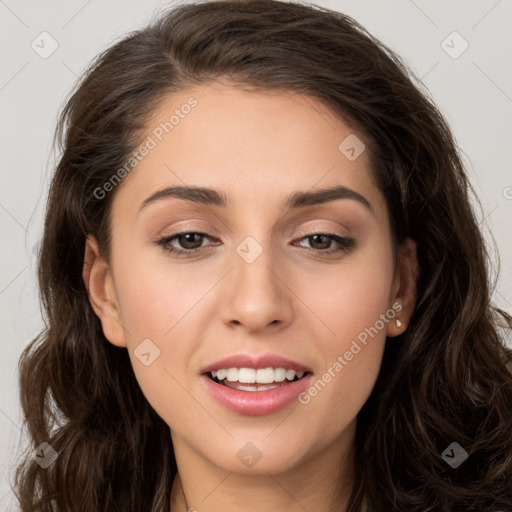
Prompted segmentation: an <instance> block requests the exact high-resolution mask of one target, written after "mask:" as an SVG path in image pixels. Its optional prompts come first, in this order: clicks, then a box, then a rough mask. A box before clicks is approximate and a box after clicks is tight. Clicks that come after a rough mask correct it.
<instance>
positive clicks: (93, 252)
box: [82, 235, 126, 347]
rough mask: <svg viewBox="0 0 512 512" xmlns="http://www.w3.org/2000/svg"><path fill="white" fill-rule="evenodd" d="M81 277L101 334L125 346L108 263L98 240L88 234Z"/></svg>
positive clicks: (114, 342) (113, 342) (119, 345)
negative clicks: (101, 330) (99, 321)
mask: <svg viewBox="0 0 512 512" xmlns="http://www.w3.org/2000/svg"><path fill="white" fill-rule="evenodd" d="M82 277H83V280H84V283H85V288H86V289H87V294H88V296H89V302H90V303H91V306H92V308H93V310H94V312H95V313H96V315H97V316H98V318H99V319H100V320H101V325H102V327H103V334H104V335H105V337H106V338H107V340H109V341H110V343H112V344H113V345H116V346H118V347H126V337H125V331H124V328H123V324H122V319H121V314H120V309H119V304H118V301H117V295H116V290H115V286H114V280H113V278H112V272H111V270H110V267H109V265H108V263H107V262H106V261H105V259H104V258H103V257H102V256H101V253H100V250H99V247H98V242H97V241H96V239H95V238H94V236H92V235H89V236H88V237H87V241H86V243H85V255H84V266H83V270H82Z"/></svg>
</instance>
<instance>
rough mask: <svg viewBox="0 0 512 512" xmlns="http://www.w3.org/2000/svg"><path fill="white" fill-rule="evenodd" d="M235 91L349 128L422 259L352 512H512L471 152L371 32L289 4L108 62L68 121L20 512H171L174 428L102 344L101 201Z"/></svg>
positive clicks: (245, 2) (169, 28) (131, 50)
mask: <svg viewBox="0 0 512 512" xmlns="http://www.w3.org/2000/svg"><path fill="white" fill-rule="evenodd" d="M223 78H228V79H229V80H230V81H232V82H233V83H235V84H237V85H238V86H240V87H248V88H252V89H258V90H276V91H282V92H287V91H288V92H294V93H300V94H303V95H305V96H307V97H309V98H312V99H315V100H317V101H319V102H321V103H322V104H324V105H326V106H327V107H328V108H329V109H331V111H332V112H334V113H335V114H336V115H338V116H340V118H342V119H343V120H344V121H345V122H346V123H347V124H348V125H349V126H351V128H352V129H353V130H354V131H355V132H356V133H357V134H358V136H360V137H361V139H362V140H364V142H365V144H366V146H367V150H368V154H369V156H370V162H371V171H372V173H373V174H374V176H375V177H376V179H377V182H378V184H379V186H380V188H381V190H382V192H383V194H384V196H385V197H386V200H387V205H388V208H389V212H390V216H391V220H392V231H393V237H394V244H395V248H396V247H397V246H398V244H400V243H401V242H402V241H403V240H404V239H405V238H407V237H410V238H412V239H413V240H415V241H416V242H417V247H418V259H419V267H420V273H419V276H418V279H417V303H416V307H415V311H414V313H413V316H412V319H411V323H410V326H409V328H408V329H407V331H406V332H404V333H403V334H401V335H400V336H399V337H397V338H395V339H394V341H393V343H386V347H385V351H384V360H383V364H382V366H381V371H380V374H379V376H378V379H377V382H376V384H375V386H374V389H373V391H372V393H371V396H370V397H369V398H368V400H367V402H366V403H365V405H364V406H363V408H362V409H361V411H360V412H359V414H358V421H357V432H356V443H355V453H356V456H355V458H354V471H355V475H356V479H355V485H354V488H353V490H352V494H351V496H350V502H349V506H348V509H347V510H348V512H361V511H363V510H364V511H368V512H377V511H389V510H397V511H407V512H434V511H439V512H441V511H443V512H447V511H453V512H458V511H461V512H462V511H464V512H468V511H475V512H476V511H478V512H482V511H488V512H491V511H493V512H496V511H502V510H503V511H508V512H510V511H511V510H512V484H511V482H512V435H511V432H512V413H511V411H512V370H511V365H512V351H511V350H510V348H508V347H507V344H506V341H505V340H506V336H507V335H508V334H509V332H510V327H511V326H512V319H511V317H510V316H509V315H508V314H506V313H505V312H502V311H500V310H497V309H496V308H494V307H493V306H492V304H491V291H492V286H493V284H492V282H491V278H490V276H489V275H490V273H491V272H490V268H491V266H490V258H489V254H488V251H487V249H486V246H485V244H484V238H483V235H482V233H481V231H480V228H479V223H478V221H477V219H476V214H475V212H474V209H473V207H472V203H471V201H472V199H473V191H472V188H471V185H470V183H469V181H468V178H467V175H466V173H465V170H464V164H463V161H462V158H461V152H460V150H459V148H458V146H457V144H456V141H455V139H454V137H453V135H452V133H451V131H450V128H449V126H448V125H447V122H446V121H445V119H444V118H443V116H442V115H441V113H440V112H439V110H438V109H437V107H436V106H435V103H434V101H433V100H432V99H431V98H430V97H429V94H428V92H427V90H426V89H425V88H424V87H423V86H422V84H421V82H420V81H419V80H418V79H417V78H416V77H415V75H414V73H413V72H412V71H411V70H410V69H409V68H408V66H407V65H406V64H405V63H404V61H403V60H402V59H401V58H400V57H399V56H397V55H396V54H395V53H394V52H393V51H392V50H391V49H390V48H388V47H387V46H386V45H384V44H383V43H382V42H380V41H379V40H378V39H376V38H375V37H373V36H372V35H371V34H369V33H368V32H367V31H366V29H365V28H363V27H362V26H361V25H359V24H358V23H357V22H356V21H354V20H353V19H352V18H350V17H349V16H346V15H344V14H342V13H339V12H335V11H332V10H329V9H326V8H322V7H318V6H315V5H309V4H305V3H295V2H294V3H290V2H280V1H275V0H219V1H211V2H195V3H189V4H183V5H179V6H177V7H173V8H171V9H167V10H166V11H165V12H164V13H162V14H161V15H159V16H158V17H157V18H156V19H154V20H152V21H151V23H150V24H148V26H146V27H145V28H143V29H141V30H138V31H136V32H133V33H131V34H129V35H128V36H126V37H125V38H124V39H122V40H120V41H119V42H116V43H115V44H114V45H112V46H111V47H110V48H109V49H107V50H106V51H104V52H103V53H102V54H101V55H99V56H98V57H97V58H96V59H95V61H94V62H93V63H92V64H91V66H90V68H89V69H88V70H87V71H86V73H84V75H83V77H82V78H81V80H80V81H79V83H78V84H77V85H76V88H75V89H74V91H73V93H72V94H71V95H70V97H69V98H68V100H67V103H66V104H65V106H64V108H63V110H62V113H61V116H60V118H59V123H58V126H57V130H56V141H57V142H58V147H59V151H60V152H61V154H60V155H59V160H58V164H57V167H56V169H55V172H54V175H53V179H52V183H51V186H50V190H49V196H48V201H47V205H46V218H45V224H44V235H43V239H42V245H41V249H40V254H39V259H38V280H39V292H40V298H41V304H42V308H43V309H44V311H43V313H44V320H45V326H44V329H43V330H42V332H41V333H40V334H39V335H38V336H37V337H36V338H35V339H34V340H32V342H31V343H30V344H29V345H28V346H27V348H26V349H24V351H23V354H22V356H21V358H20V361H19V383H20V397H21V398H20V399H21V405H22V408H23V412H24V422H25V423H24V425H25V426H26V428H27V430H28V432H29V433H30V436H31V445H30V446H29V447H28V448H27V453H26V454H24V456H23V459H22V461H21V462H20V464H19V466H18V467H17V469H16V474H15V492H16V495H17V498H18V501H19V503H20V505H21V510H22V511H23V512H29V511H39V512H50V511H51V512H64V511H66V512H67V511H73V512H74V511H77V512H78V511H80V512H100V511H102V512H104V511H118V510H119V511H120V510H122V511H123V512H141V511H142V510H144V511H150V512H167V511H168V508H169V504H170V492H171V486H172V482H173V477H174V476H175V475H176V471H177V468H176V461H175V457H174V452H173V447H172V442H171V439H170V434H169V428H168V426H167V425H166V424H165V422H164V421H163V420H162V419H161V418H160V417H159V416H158V415H157V414H156V412H155V411H154V410H153V409H152V407H151V406H150V405H149V403H148V401H147V400H146V398H145V397H144V395H143V393H142V391H141V389H140V387H139V385H138V383H137V381H136V379H135V376H134V372H133V369H132V367H131V363H130V359H129V356H128V353H127V351H126V350H125V349H120V348H117V347H114V346H113V345H112V344H111V343H109V342H108V341H107V340H106V338H105V337H104V335H103V331H102V328H101V324H100V321H99V319H98V318H97V316H96V315H95V313H94V311H93V309H92V307H91V305H90V302H89V299H88V295H87V292H86V288H85V285H84V281H83V278H82V269H83V265H84V247H85V240H86V237H87V235H88V234H93V235H94V236H95V237H96V238H97V239H98V241H99V245H100V249H101V251H102V253H103V255H105V256H106V257H107V259H108V255H109V246H110V231H109V229H110V224H109V219H110V210H111V204H112V198H113V197H114V195H115V193H116V190H117V189H116V190H113V191H112V192H110V193H109V194H107V195H106V197H105V198H104V199H102V200H98V199H97V197H96V195H95V193H94V191H95V190H96V189H97V187H98V186H101V185H102V184H104V183H105V182H106V181H107V180H108V179H109V178H110V177H111V176H112V171H113V170H115V169H119V168H121V167H122V166H123V163H124V162H125V161H126V159H127V157H128V156H129V155H130V154H131V153H132V152H133V151H134V149H135V148H136V147H137V145H138V144H140V142H141V140H142V138H143V136H144V126H145V122H146V121H147V119H148V116H149V115H150V114H151V113H152V112H153V111H154V109H155V107H156V106H157V105H158V103H159V102H160V101H161V100H162V99H163V98H164V97H165V96H166V95H168V94H172V93H173V92H176V91H183V90H186V89H187V87H191V86H194V85H198V84H207V83H209V82H211V81H212V80H217V79H223ZM146 135H147V134H146ZM502 327H503V331H502V329H501V328H502ZM454 441H456V442H458V443H459V444H460V445H461V446H462V447H463V448H464V449H465V450H466V452H467V453H468V455H469V457H468V458H467V460H466V461H465V462H464V463H463V464H462V465H461V466H460V467H458V468H456V469H454V468H452V467H451V466H450V465H449V464H447V463H446V462H445V460H443V457H442V456H441V454H442V452H443V450H445V449H446V448H447V447H448V446H449V445H450V444H451V443H452V442H454ZM43 442H48V443H49V444H50V445H51V447H52V448H53V449H54V450H56V451H57V453H58V457H57V459H56V460H55V461H54V462H53V464H51V465H50V466H49V467H48V468H46V469H45V468H42V467H41V466H40V465H39V464H37V463H36V462H34V460H32V458H31V457H30V453H31V451H32V450H34V449H35V448H36V447H38V446H39V445H40V444H41V443H43ZM340 464H341V461H340ZM333 510H334V509H333Z"/></svg>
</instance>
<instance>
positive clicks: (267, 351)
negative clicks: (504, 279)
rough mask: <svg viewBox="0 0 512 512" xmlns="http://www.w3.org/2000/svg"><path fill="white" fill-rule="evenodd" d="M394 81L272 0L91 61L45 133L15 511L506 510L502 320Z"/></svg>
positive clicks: (377, 46) (209, 14)
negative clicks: (33, 327) (38, 302)
mask: <svg viewBox="0 0 512 512" xmlns="http://www.w3.org/2000/svg"><path fill="white" fill-rule="evenodd" d="M409 74H411V73H410V71H409V70H408V69H407V68H406V66H405V65H404V64H403V63H402V61H401V60H400V58H399V57H398V56H396V55H395V54H394V53H393V52H391V50H389V49H388V48H387V47H385V46H384V45H383V44H382V43H380V42H379V41H378V40H376V39H375V38H374V37H372V36H371V35H370V34H368V33H367V32H366V31H365V29H363V28H362V27H361V26H360V25H358V24H357V23H356V22H355V21H354V20H352V19H351V18H349V17H347V16H345V15H342V14H339V13H336V12H333V11H329V10H327V9H322V8H318V7H314V6H307V5H301V4H297V3H284V2H278V1H273V0H249V1H236V0H235V1H229V0H221V1H215V2H206V3H199V4H190V5H184V6H180V7H176V8H173V9H171V10H170V11H169V12H168V13H167V14H166V15H165V16H162V17H161V19H159V20H157V21H156V22H154V23H153V24H152V25H151V26H148V27H147V28H145V29H144V30H141V31H138V32H136V33H134V34H132V35H130V36H129V37H127V38H126V39H124V40H122V41H121V42H119V43H117V44H116V45H114V46H113V47H112V48H110V49H109V50H107V51H106V52H104V53H103V54H102V55H100V56H99V57H98V59H97V60H96V61H95V63H94V65H93V66H92V67H91V69H90V70H89V71H88V72H87V73H86V74H85V75H84V77H83V79H82V80H81V82H80V84H79V85H78V87H77V89H76V91H75V93H74V94H73V96H72V97H71V98H70V100H69V101H68V103H67V105H66V107H65V108H64V111H63V113H62V117H61V120H60V124H59V127H58V133H57V135H58V136H59V137H60V140H61V141H62V149H63V153H62V157H61V159H60V161H59V164H58V166H57V169H56V172H55V176H54V178H53V182H52V185H51V189H50V194H49V201H48V205H47V214H46V223H45V231H44V238H43V243H42V248H41V254H40V263H39V280H40V289H41V296H42V302H43V305H44V308H45V311H46V314H47V326H46V328H45V330H44V331H43V332H42V333H41V335H40V336H38V338H36V339H35V340H34V341H33V342H32V344H31V345H30V346H29V347H28V348H27V349H26V350H25V352H24V353H23V356H22V358H21V361H20V385H21V400H22V406H23V408H24V412H25V415H26V424H27V427H28V429H29V431H30V433H31V435H32V437H33V441H34V442H33V446H32V447H31V450H30V453H28V455H27V459H26V460H25V461H24V462H23V463H22V464H21V465H20V467H19V468H18V472H17V482H16V483H17V494H18V497H19V501H20V504H21V509H22V510H23V511H29V510H39V511H50V510H52V511H75V510H76V511H78V510H80V511H111V510H123V511H134V512H135V511H142V510H144V511H149V510H151V511H154V512H157V511H168V510H172V511H173V512H174V511H176V510H184V511H185V510H189V511H190V510H197V511H199V512H203V511H204V512H208V511H214V510H223V511H225V512H230V511H234V510H244V511H258V512H261V511H267V510H268V511H270V510H272V511H274V510H287V511H295V510H297V511H299V510H308V511H313V510H314V511H319V512H323V511H344V512H356V511H357V512H359V511H381V510H385V511H389V510H398V511H408V512H409V511H422V512H425V511H462V510H463V511H468V510H471V511H489V512H490V511H494V512H495V511H499V510H503V511H505V510H512V487H511V484H510V482H511V477H512V458H511V453H512V439H511V436H510V427H511V426H512V416H511V412H510V411H511V406H512V375H511V366H510V365H511V351H510V349H508V348H506V345H505V341H504V338H505V334H503V337H501V334H500V332H499V328H500V326H503V327H505V328H506V329H507V331H505V332H508V329H509V328H510V326H511V319H510V317H509V316H508V315H507V314H506V313H504V312H499V311H497V310H495V309H493V308H492V307H491V304H490V291H489V282H488V277H487V272H486V265H487V254H486V249H485V246H484V242H483V238H482V235H481V233H480V231H479V227H478V223H477V222H476V220H475V215H474V213H473V211H472V208H471V206H470V200H469V195H470V191H471V190H470V185H469V183H468V180H467V177H466V175H465V172H464V169H463V166H462V163H461V160H460V157H459V154H458V152H457V149H456V145H455V143H454V140H453V136H452V135H451V132H450V129H449V127H448V126H447V124H446V122H445V120H444V119H443V117H442V116H441V114H440V113H439V111H438V110H437V109H436V107H435V105H434V104H433V102H432V101H431V100H430V99H428V98H427V97H426V96H425V94H424V93H422V92H420V91H419V90H418V88H417V87H416V86H415V85H414V84H413V83H412V81H411V79H410V78H409V76H408V75H409ZM42 443H47V444H42ZM34 449H35V452H34ZM34 454H35V455H34ZM38 457H39V459H40V460H38Z"/></svg>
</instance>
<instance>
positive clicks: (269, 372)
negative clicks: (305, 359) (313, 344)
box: [207, 368, 310, 391]
mask: <svg viewBox="0 0 512 512" xmlns="http://www.w3.org/2000/svg"><path fill="white" fill-rule="evenodd" d="M309 373H310V372H307V371H306V372H303V371H296V370H286V369H285V368H261V369H254V368H225V369H219V370H216V371H211V372H208V373H207V376H208V377H209V378H210V379H211V380H213V382H215V383H217V384H220V385H222V386H225V387H228V388H231V389H236V390H238V391H269V390H271V389H276V388H279V387H282V386H286V385H288V384H291V383H292V382H296V381H299V380H301V379H303V378H304V377H305V376H307V375H309Z"/></svg>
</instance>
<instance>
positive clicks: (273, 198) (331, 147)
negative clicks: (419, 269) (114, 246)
mask: <svg viewBox="0 0 512 512" xmlns="http://www.w3.org/2000/svg"><path fill="white" fill-rule="evenodd" d="M142 140H143V142H142V144H141V146H139V155H138V156H137V161H136V164H135V165H134V167H133V170H130V172H129V173H127V175H126V177H125V178H124V183H123V186H122V187H120V188H121V190H118V191H117V192H119V194H116V196H117V195H119V196H120V197H119V198H118V197H116V199H115V203H116V202H117V203H119V202H123V203H125V205H133V206H135V205H138V206H140V204H141V203H142V202H143V201H144V199H145V198H146V197H147V196H149V195H150V194H151V193H154V192H155V191H156V190H158V189H159V188H162V187H164V186H172V185H193V186H203V187H209V188H216V189H222V190H224V191H225V192H226V195H227V197H228V198H229V204H230V206H236V205H239V206H246V207H249V205H251V206H255V205H256V203H257V204H258V205H259V206H258V207H265V206H266V205H270V204H274V203H275V204H276V206H277V205H278V206H281V205H282V202H283V196H284V195H288V194H289V193H290V192H292V191H297V190H308V189H309V190H312V189H319V188H328V187H332V186H333V185H343V186H346V187H349V188H351V189H353V190H355V191H357V192H359V193H361V194H363V193H364V195H365V197H367V199H368V200H369V201H371V202H372V203H375V206H376V207H377V209H378V208H379V207H380V208H381V207H383V197H382V195H381V193H380V191H379V190H378V187H377V186H376V184H375V182H374V180H373V179H372V174H371V172H370V169H369V155H368V152H367V150H366V149H365V146H364V143H363V142H362V140H361V137H360V136H359V137H358V136H357V134H355V133H354V132H353V130H352V129H351V128H350V127H349V126H348V125H347V124H345V123H344V122H343V121H342V120H341V119H340V118H339V117H337V116H335V115H334V114H333V113H332V112H331V111H329V109H327V108H326V107H325V106H324V105H323V104H321V103H320V102H318V101H315V100H314V99H312V98H309V97H305V96H302V95H298V94H295V93H291V92H281V91H264V92H262V91H258V92H255V91H247V90H243V89H241V88H240V87H237V86H234V85H229V84H221V83H218V82H214V83H213V84H210V85H208V86H204V85H203V86H201V87H195V88H190V89H187V90H183V91H180V92H177V93H173V94H169V95H168V96H166V97H164V98H163V99H162V100H161V102H160V103H159V105H158V107H157V108H156V109H155V111H154V112H153V113H152V114H151V116H150V117H149V120H148V122H147V123H146V128H145V130H144V131H143V133H142ZM144 146H145V147H146V149H145V150H144Z"/></svg>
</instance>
